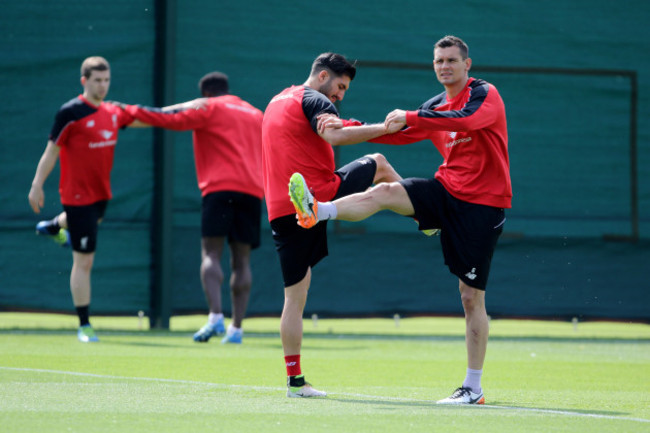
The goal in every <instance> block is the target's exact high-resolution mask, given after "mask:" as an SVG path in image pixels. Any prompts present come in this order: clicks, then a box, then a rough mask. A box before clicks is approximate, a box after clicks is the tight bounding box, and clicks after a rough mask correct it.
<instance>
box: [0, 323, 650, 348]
mask: <svg viewBox="0 0 650 433" xmlns="http://www.w3.org/2000/svg"><path fill="white" fill-rule="evenodd" d="M95 330H96V331H97V332H98V334H100V336H101V335H125V336H142V337H147V338H150V337H188V338H191V336H192V334H193V331H190V330H182V331H168V330H157V329H154V330H142V331H139V330H123V329H111V328H101V327H100V328H97V327H95ZM71 333H73V334H74V333H76V328H75V329H73V328H48V329H44V328H0V334H14V335H19V334H35V335H66V334H71ZM246 337H248V338H280V334H279V333H278V332H259V331H258V332H256V331H250V332H247V333H246ZM304 337H305V338H312V339H328V340H386V341H391V340H405V341H465V336H464V335H436V334H427V335H409V334H368V333H337V332H310V331H305V332H304ZM490 341H504V342H549V343H550V342H555V343H583V344H590V343H595V344H601V343H619V344H621V343H623V344H638V343H650V337H648V338H645V337H640V338H624V337H621V338H613V337H597V336H596V337H554V336H499V335H495V336H490Z"/></svg>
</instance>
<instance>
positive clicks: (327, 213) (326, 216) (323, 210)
mask: <svg viewBox="0 0 650 433" xmlns="http://www.w3.org/2000/svg"><path fill="white" fill-rule="evenodd" d="M337 213H338V212H337V210H336V205H335V204H334V203H332V202H331V201H328V202H325V203H321V202H318V221H324V220H334V219H336V215H337Z"/></svg>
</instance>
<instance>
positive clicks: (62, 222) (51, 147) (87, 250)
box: [28, 56, 133, 343]
mask: <svg viewBox="0 0 650 433" xmlns="http://www.w3.org/2000/svg"><path fill="white" fill-rule="evenodd" d="M110 83H111V69H110V65H109V64H108V62H107V61H106V59H104V58H103V57H98V56H96V57H88V58H87V59H85V60H84V61H83V63H82V64H81V85H82V86H83V89H84V91H83V94H81V95H79V96H77V97H76V98H74V99H72V100H70V101H68V102H66V103H65V104H64V105H63V106H61V108H60V109H59V111H58V112H57V114H56V118H55V120H54V125H53V126H52V130H51V132H50V137H49V140H48V142H47V147H46V148H45V151H44V152H43V155H42V156H41V159H40V161H39V162H38V167H37V168H36V174H35V175H34V180H33V181H32V187H31V189H30V191H29V196H28V199H29V204H30V206H31V207H32V209H33V211H34V212H35V213H37V214H38V213H40V212H41V208H42V207H43V206H44V204H45V194H44V192H43V184H44V183H45V180H46V179H47V177H48V176H49V175H50V173H51V172H52V169H53V168H54V166H55V165H56V161H57V159H60V160H61V166H60V180H59V195H60V196H61V204H62V205H63V209H64V211H63V212H62V213H60V214H59V215H57V216H56V217H54V219H52V220H48V221H41V222H39V223H38V224H37V226H36V232H37V233H38V234H42V235H48V236H51V237H52V238H53V239H54V240H55V241H56V242H57V243H59V244H61V245H63V246H72V270H71V271H70V291H71V292H72V302H73V304H74V306H75V308H76V310H77V315H78V316H79V330H78V331H77V337H78V338H79V341H81V342H84V343H87V342H96V341H99V340H98V338H97V335H96V334H95V331H94V330H93V328H92V326H91V325H90V320H89V306H90V293H91V290H90V274H91V271H92V267H93V262H94V260H95V247H96V244H97V228H98V225H99V223H100V222H101V220H102V218H103V217H104V213H105V211H106V206H107V205H108V201H109V200H110V199H111V198H112V193H111V182H110V175H111V169H112V168H113V155H114V151H115V145H116V144H117V133H118V130H119V129H120V128H124V127H125V126H127V125H129V124H130V123H131V122H132V121H133V117H131V116H130V115H129V114H127V113H125V112H123V111H122V110H121V109H120V108H119V107H117V106H116V105H113V104H111V103H110V102H104V99H105V98H106V95H107V94H108V89H109V87H110Z"/></svg>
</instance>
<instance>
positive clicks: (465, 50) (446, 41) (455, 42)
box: [433, 35, 469, 60]
mask: <svg viewBox="0 0 650 433" xmlns="http://www.w3.org/2000/svg"><path fill="white" fill-rule="evenodd" d="M449 47H458V48H459V49H460V55H461V56H462V57H463V60H465V59H466V58H467V57H469V47H468V46H467V44H466V43H465V41H463V40H462V39H461V38H458V37H456V36H451V35H447V36H445V37H444V38H442V39H440V40H439V41H438V42H436V44H435V45H434V46H433V49H434V51H435V49H436V48H449Z"/></svg>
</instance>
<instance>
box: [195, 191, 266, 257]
mask: <svg viewBox="0 0 650 433" xmlns="http://www.w3.org/2000/svg"><path fill="white" fill-rule="evenodd" d="M261 221H262V200H260V199H259V198H257V197H255V196H252V195H249V194H244V193H242V192H235V191H218V192H213V193H209V194H207V195H205V196H204V197H203V200H202V203H201V236H202V237H204V238H209V237H226V236H228V242H229V243H232V242H239V243H242V244H248V245H250V246H251V249H255V248H257V247H259V246H260V225H261Z"/></svg>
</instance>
